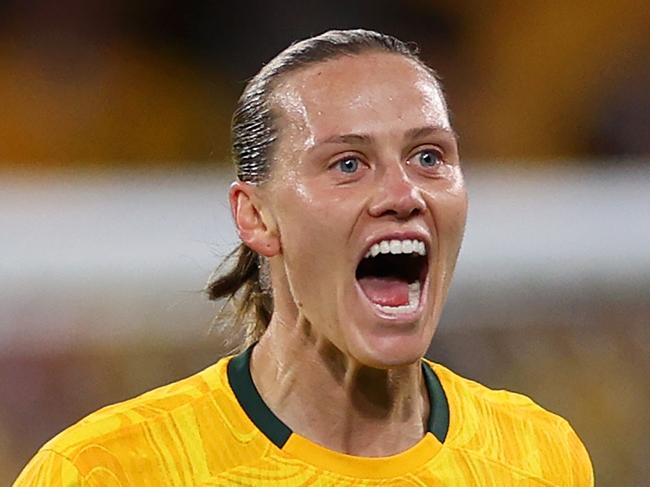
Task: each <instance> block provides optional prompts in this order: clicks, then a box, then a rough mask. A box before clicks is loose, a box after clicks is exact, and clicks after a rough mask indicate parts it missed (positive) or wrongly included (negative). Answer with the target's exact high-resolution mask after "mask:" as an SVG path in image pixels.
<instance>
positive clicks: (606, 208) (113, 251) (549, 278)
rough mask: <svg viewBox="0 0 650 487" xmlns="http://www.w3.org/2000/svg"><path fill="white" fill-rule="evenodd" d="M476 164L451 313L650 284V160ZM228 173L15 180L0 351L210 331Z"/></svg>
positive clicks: (8, 189)
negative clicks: (209, 296)
mask: <svg viewBox="0 0 650 487" xmlns="http://www.w3.org/2000/svg"><path fill="white" fill-rule="evenodd" d="M467 172H468V175H467V180H468V186H469V190H470V217H469V221H468V226H467V234H466V238H465V242H464V245H463V250H462V252H461V258H460V263H459V265H458V269H457V274H456V278H455V285H454V289H453V292H452V294H451V297H450V299H451V303H450V307H451V308H452V311H451V312H452V313H454V312H455V313H459V309H460V308H463V309H466V310H467V309H470V308H471V309H474V310H475V311H476V309H477V308H476V306H474V308H472V307H471V306H468V304H469V303H474V304H476V299H475V297H476V296H477V295H481V296H483V297H484V298H485V297H486V296H487V297H490V296H492V297H498V296H500V295H501V296H505V295H507V297H508V299H509V300H510V301H511V302H512V301H513V300H516V299H517V292H519V291H521V289H522V286H532V287H533V288H535V289H537V290H539V289H547V290H553V292H554V295H562V294H566V293H572V292H575V291H576V286H579V285H580V284H581V283H583V284H584V283H585V282H588V283H592V284H593V283H597V285H598V286H601V287H604V288H607V289H610V288H611V289H612V290H614V292H618V291H620V292H623V290H624V288H627V287H629V288H631V289H632V288H636V289H638V288H639V286H641V287H643V289H645V292H646V293H647V290H648V287H647V286H648V283H649V282H650V278H649V276H650V252H648V249H649V248H650V170H649V169H644V168H642V167H641V166H636V167H632V166H624V165H617V163H610V165H609V166H608V167H607V168H598V169H594V168H592V167H584V168H577V167H575V166H566V167H564V166H562V165H553V166H549V167H546V168H544V169H516V170H513V169H510V168H506V167H490V168H486V167H481V169H480V170H479V169H474V170H469V171H467ZM231 177H232V176H231V174H228V173H225V172H224V173H216V172H195V173H186V174H168V173H167V174H162V173H145V172H139V173H121V174H110V175H101V176H91V175H87V176H83V177H81V176H73V175H69V176H64V175H58V176H56V177H51V178H40V179H36V180H31V179H28V178H21V177H16V176H13V177H12V176H4V177H3V178H2V179H1V180H0V232H1V233H0V347H3V346H4V347H6V346H11V347H31V346H33V345H34V344H37V345H38V346H39V347H52V346H72V345H73V344H75V343H79V342H83V343H88V342H93V341H99V342H102V343H105V342H106V340H114V341H122V340H132V339H134V337H135V338H143V337H145V338H147V337H150V338H151V339H159V338H161V337H162V338H164V339H172V340H178V339H185V338H188V337H189V338H188V339H196V337H197V336H201V334H203V333H204V332H205V330H206V328H207V323H208V322H209V318H210V316H211V314H212V313H213V308H212V306H210V305H207V304H206V303H205V300H204V298H203V296H201V295H200V294H199V293H198V292H197V291H198V290H200V289H201V287H202V286H203V284H204V282H205V280H206V278H207V276H208V274H209V273H210V271H211V270H212V269H213V267H214V266H215V265H216V264H217V263H218V262H219V260H220V259H219V255H224V254H225V253H227V252H228V251H229V250H230V249H231V248H232V247H233V246H234V245H235V243H236V240H237V239H236V236H235V233H234V229H233V226H232V222H231V218H230V213H229V209H228V206H227V196H226V194H227V188H228V184H229V181H230V179H231ZM644 286H645V287H644ZM617 290H618V291H617ZM495 306H496V304H495ZM454 309H455V311H454Z"/></svg>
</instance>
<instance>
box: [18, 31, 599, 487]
mask: <svg viewBox="0 0 650 487" xmlns="http://www.w3.org/2000/svg"><path fill="white" fill-rule="evenodd" d="M233 154H234V160H235V163H236V165H237V170H238V180H237V181H236V182H234V183H233V184H232V186H231V189H230V204H231V207H232V214H233V217H234V220H235V223H236V227H237V230H238V233H239V237H240V238H241V240H242V244H241V246H240V248H239V250H238V251H237V252H236V254H233V255H234V258H235V259H236V262H235V263H234V265H233V266H232V268H231V270H230V271H229V272H226V273H225V274H220V275H218V276H217V278H216V279H215V280H214V281H213V282H212V283H210V284H209V287H208V289H209V293H210V295H211V297H212V298H215V299H216V298H221V297H226V298H231V299H234V300H235V301H234V302H235V303H238V304H237V306H239V317H240V318H242V317H243V318H245V317H248V319H249V327H248V329H247V333H246V335H247V346H246V347H244V350H243V351H242V352H241V353H240V354H239V355H237V356H234V357H226V358H223V359H221V360H220V361H218V362H217V363H216V364H214V365H213V366H211V367H208V368H207V369H205V370H204V371H202V372H199V373H198V374H196V375H195V376H192V377H190V378H187V379H184V380H181V381H179V382H177V383H174V384H171V385H168V386H165V387H162V388H160V389H156V390H154V391H151V392H148V393H146V394H144V395H142V396H140V397H137V398H135V399H132V400H129V401H126V402H124V403H121V404H117V405H113V406H109V407H107V408H104V409H102V410H100V411H98V412H96V413H94V414H91V415H90V416H89V417H87V418H86V419H84V420H82V421H81V422H79V423H77V424H76V425H74V426H72V427H71V428H69V429H67V430H66V431H64V432H63V433H61V434H60V435H59V436H57V437H55V438H54V439H53V440H51V441H50V442H48V443H47V444H46V445H45V446H43V448H41V449H40V450H39V452H38V453H37V454H36V456H35V457H34V458H33V459H32V460H31V462H30V463H29V464H28V466H27V467H26V468H25V470H24V471H23V473H22V474H21V475H20V477H19V478H18V480H17V482H16V484H15V485H17V486H21V487H22V486H55V485H57V486H58V485H62V486H81V485H83V486H103V487H106V486H108V487H110V486H127V485H129V486H145V485H152V486H153V485H155V486H192V485H215V486H216V485H237V486H265V485H283V486H301V485H305V486H306V485H313V486H326V485H359V486H361V485H363V486H374V485H383V486H389V485H391V486H403V485H414V486H415V485H418V486H474V485H479V486H486V485H489V486H492V485H494V486H509V485H540V486H541V485H545V486H552V485H553V486H563V487H567V486H581V487H582V486H590V485H593V474H592V468H591V463H590V460H589V456H588V454H587V452H586V450H585V448H584V446H583V445H582V443H581V441H580V440H579V439H578V437H577V436H576V434H575V433H574V431H573V430H572V429H571V427H570V426H569V424H568V423H567V422H566V421H565V420H563V419H562V418H560V417H558V416H556V415H554V414H552V413H550V412H547V411H545V410H544V409H542V408H541V407H539V406H537V405H536V404H535V403H534V402H532V401H531V400H530V399H528V398H526V397H524V396H521V395H519V394H514V393H510V392H506V391H492V390H489V389H488V388H486V387H484V386H482V385H480V384H478V383H476V382H473V381H470V380H468V379H464V378H462V377H459V376H458V375H456V374H455V373H453V372H452V371H450V370H448V369H447V368H445V367H443V366H442V365H438V364H434V363H431V362H429V361H427V360H424V359H423V356H424V354H425V351H426V350H427V348H428V347H429V344H430V342H431V339H432V337H433V334H434V332H435V330H436V327H437V325H438V321H439V318H440V314H441V311H442V308H443V304H444V302H445V298H446V295H447V291H448V288H449V284H450V280H451V276H452V274H453V270H454V265H455V263H456V258H457V255H458V251H459V248H460V245H461V240H462V237H463V231H464V226H465V217H466V209H467V198H466V192H465V186H464V183H463V175H462V171H461V166H460V161H459V155H458V145H457V139H456V136H455V134H454V131H453V129H452V127H451V125H450V121H449V112H448V109H447V105H446V102H445V99H444V96H443V93H442V89H441V87H440V84H439V82H438V81H437V79H436V77H435V75H434V73H433V71H432V70H431V69H430V68H429V67H427V66H426V65H425V64H424V63H423V62H422V61H421V60H420V59H419V58H418V57H417V56H416V54H415V53H414V52H413V50H412V48H411V47H410V46H408V45H406V44H404V43H402V42H400V41H399V40H397V39H395V38H392V37H389V36H385V35H382V34H379V33H376V32H371V31H364V30H352V31H330V32H327V33H325V34H322V35H320V36H317V37H314V38H311V39H307V40H304V41H302V42H299V43H297V44H294V45H292V46H291V47H289V48H288V49H286V50H285V51H283V52H282V53H280V54H279V55H278V56H277V57H275V58H274V59H273V60H272V61H271V62H270V63H269V64H267V65H266V66H265V67H264V68H263V69H262V70H261V71H260V72H259V73H258V74H257V75H256V76H255V77H254V78H253V79H252V80H251V81H250V82H249V83H248V85H247V86H246V88H245V91H244V93H243V95H242V96H241V98H240V100H239V104H238V106H237V109H236V111H235V114H234V118H233Z"/></svg>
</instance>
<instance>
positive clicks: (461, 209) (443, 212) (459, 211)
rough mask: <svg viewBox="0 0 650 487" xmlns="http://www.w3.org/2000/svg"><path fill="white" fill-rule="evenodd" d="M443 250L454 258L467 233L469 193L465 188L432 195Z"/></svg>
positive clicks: (459, 187) (433, 210)
mask: <svg viewBox="0 0 650 487" xmlns="http://www.w3.org/2000/svg"><path fill="white" fill-rule="evenodd" d="M430 207H431V208H432V212H433V216H434V220H435V224H436V230H437V232H438V239H439V241H440V245H441V247H442V248H441V250H443V251H445V252H448V253H449V254H451V255H450V257H452V258H453V257H454V256H455V254H456V252H457V249H458V248H459V247H460V243H461V241H462V239H463V234H464V233H465V222H466V220H467V193H466V191H465V188H464V186H462V185H461V186H458V187H455V188H453V190H449V191H441V192H437V193H435V194H432V195H430Z"/></svg>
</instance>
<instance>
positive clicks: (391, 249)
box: [364, 240, 427, 258]
mask: <svg viewBox="0 0 650 487" xmlns="http://www.w3.org/2000/svg"><path fill="white" fill-rule="evenodd" d="M414 252H415V253H417V254H420V255H426V254H427V250H426V247H425V245H424V242H420V241H419V240H382V241H381V242H377V243H375V244H372V247H370V249H369V250H368V252H367V253H366V255H365V256H364V258H368V257H375V256H376V255H378V254H412V253H414Z"/></svg>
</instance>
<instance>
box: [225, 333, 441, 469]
mask: <svg viewBox="0 0 650 487" xmlns="http://www.w3.org/2000/svg"><path fill="white" fill-rule="evenodd" d="M254 346H255V345H254V344H253V345H251V346H250V347H248V348H247V349H246V350H245V351H243V352H242V353H240V354H239V355H237V356H234V357H232V358H231V359H230V360H229V361H228V364H227V376H228V382H229V384H230V388H231V389H232V391H233V393H234V395H235V398H236V399H237V401H238V403H239V405H240V406H241V408H242V409H243V411H244V413H245V414H246V416H247V417H248V418H249V419H250V420H251V422H252V423H253V424H254V425H255V426H256V427H257V429H258V430H259V431H260V432H261V433H262V434H264V436H266V437H267V438H268V439H269V441H271V442H272V443H273V444H274V445H275V446H276V447H278V448H279V449H281V450H283V451H284V452H286V453H288V454H290V455H292V456H294V457H298V458H302V459H303V460H305V461H306V462H308V463H310V464H312V465H314V466H317V467H320V468H323V469H326V470H330V471H332V470H334V471H337V472H339V473H341V474H344V475H351V476H356V477H358V476H359V475H361V476H363V477H366V478H369V477H372V478H382V477H388V476H395V475H400V474H402V473H405V472H413V471H414V469H416V468H417V467H418V466H421V465H423V464H424V463H426V462H427V461H428V460H430V459H431V458H433V457H434V456H435V455H436V454H437V453H438V451H439V450H440V448H441V447H442V444H443V443H444V441H445V439H446V437H447V432H448V430H449V403H448V401H447V397H446V394H445V392H444V389H443V387H442V384H441V383H440V379H439V378H438V376H437V375H436V373H435V372H434V370H433V368H432V367H431V365H429V364H428V363H427V362H426V361H424V360H422V361H421V364H422V371H423V375H424V381H425V385H426V388H427V392H428V395H429V403H430V414H429V420H428V431H427V433H426V434H425V435H424V437H423V438H422V439H421V440H420V441H419V442H418V443H416V444H415V445H413V446H412V447H411V448H409V449H407V450H405V451H403V452H401V453H398V454H396V455H391V456H388V457H360V456H353V455H347V454H344V453H339V452H336V451H334V450H330V449H328V448H325V447H323V446H321V445H318V444H316V443H314V442H312V441H311V440H309V439H307V438H304V437H302V436H300V435H299V434H297V433H294V432H293V431H292V430H291V429H290V428H289V427H288V426H287V425H286V424H285V423H283V422H282V420H281V419H280V418H278V417H277V416H276V415H275V414H274V413H273V411H271V409H270V408H269V407H268V405H267V404H266V403H265V402H264V400H263V399H262V396H261V395H260V394H259V391H258V390H257V387H255V384H254V382H253V378H252V376H251V372H250V359H251V353H252V351H253V347H254Z"/></svg>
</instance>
